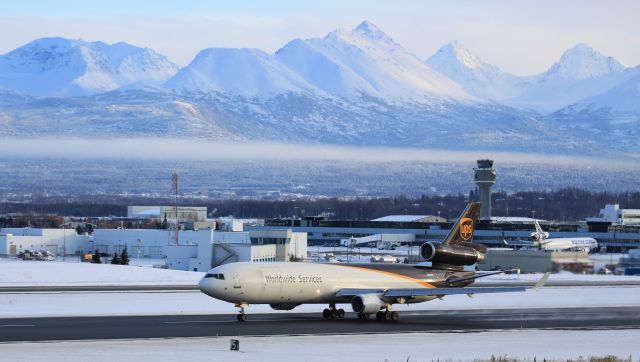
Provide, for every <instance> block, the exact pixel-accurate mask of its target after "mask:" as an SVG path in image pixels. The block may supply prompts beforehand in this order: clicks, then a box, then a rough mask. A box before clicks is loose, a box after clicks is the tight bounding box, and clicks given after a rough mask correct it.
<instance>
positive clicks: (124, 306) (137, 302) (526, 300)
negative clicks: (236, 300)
mask: <svg viewBox="0 0 640 362" xmlns="http://www.w3.org/2000/svg"><path fill="white" fill-rule="evenodd" d="M597 306H600V307H616V306H640V287H547V288H542V289H539V290H528V291H526V292H522V293H507V294H505V293H499V294H478V295H475V296H474V297H473V298H469V297H467V296H466V295H451V296H447V297H445V298H444V299H443V300H439V299H436V300H433V301H429V302H425V303H420V304H412V305H400V304H396V305H394V306H393V308H394V310H397V311H398V312H401V313H402V312H410V311H419V310H468V309H502V308H562V307H564V308H570V307H597ZM325 307H326V305H324V304H305V305H301V306H298V307H296V308H295V309H294V310H292V311H274V310H272V309H271V308H270V307H269V306H268V305H251V306H249V309H248V310H247V312H248V313H281V314H286V313H296V312H310V313H314V312H317V313H321V312H322V309H323V308H325ZM339 308H344V309H345V310H347V311H351V306H350V305H339ZM0 309H1V310H2V316H3V317H6V318H19V317H47V316H105V315H163V314H185V315H188V314H233V313H237V309H236V308H235V307H234V306H233V304H231V303H227V302H223V301H220V300H217V299H213V298H210V297H208V296H206V295H204V294H202V293H200V292H199V291H195V290H194V291H186V292H185V291H180V292H44V293H40V292H38V293H0Z"/></svg>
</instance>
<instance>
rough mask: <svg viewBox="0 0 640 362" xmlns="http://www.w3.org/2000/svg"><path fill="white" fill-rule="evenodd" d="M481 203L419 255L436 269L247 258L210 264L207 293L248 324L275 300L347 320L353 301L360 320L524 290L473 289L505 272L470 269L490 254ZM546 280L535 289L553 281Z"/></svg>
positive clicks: (280, 306)
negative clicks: (481, 240) (254, 310)
mask: <svg viewBox="0 0 640 362" xmlns="http://www.w3.org/2000/svg"><path fill="white" fill-rule="evenodd" d="M479 213H480V204H479V203H471V204H469V205H468V206H467V208H466V209H465V210H464V212H463V213H462V215H461V216H460V218H459V219H458V220H457V221H456V223H455V224H454V225H453V227H452V228H451V230H450V231H449V234H448V235H447V237H446V238H445V240H444V241H443V242H442V243H431V242H427V243H424V244H423V245H422V246H421V248H420V253H421V255H422V257H423V258H424V259H425V260H426V261H430V262H431V263H432V265H431V266H422V265H404V264H343V263H327V264H323V263H295V262H287V263H252V262H241V263H231V264H225V265H221V266H218V267H216V268H213V269H211V270H210V271H209V272H208V273H207V274H206V275H205V277H204V278H202V280H201V281H200V284H199V287H200V290H201V291H202V292H203V293H205V294H207V295H209V296H211V297H213V298H217V299H220V300H224V301H227V302H230V303H234V304H235V305H236V306H237V307H238V308H240V314H238V320H239V321H245V320H246V319H247V315H246V314H245V309H246V308H247V307H248V306H249V305H250V304H269V305H270V306H271V307H272V308H273V309H276V310H291V309H293V308H295V307H296V306H298V305H300V304H309V303H315V304H328V306H329V308H327V309H325V310H324V311H323V316H324V318H344V315H345V311H344V310H343V309H336V303H350V304H351V307H352V308H353V311H354V312H356V313H357V315H358V318H360V319H367V318H369V317H370V316H371V315H372V314H375V315H376V318H377V319H378V320H397V319H398V313H397V312H394V311H393V310H392V305H393V304H396V303H400V304H405V303H420V302H425V301H429V300H433V299H435V298H442V297H444V296H446V295H453V294H467V295H469V296H471V295H472V294H476V293H500V292H522V291H525V290H526V288H525V287H481V288H478V287H466V286H467V285H469V284H471V283H473V282H474V281H475V279H476V278H480V277H484V276H488V275H493V274H497V273H502V272H503V271H497V272H490V273H484V274H479V273H475V272H472V271H464V266H471V265H473V264H475V263H476V262H478V261H481V260H483V259H484V256H485V253H486V247H485V246H484V245H480V244H475V243H473V242H472V239H473V231H474V227H475V223H476V220H477V218H478V214H479ZM546 277H548V275H547V276H545V277H543V279H541V281H540V282H539V283H538V284H537V285H536V287H539V286H541V285H542V284H544V282H545V281H546Z"/></svg>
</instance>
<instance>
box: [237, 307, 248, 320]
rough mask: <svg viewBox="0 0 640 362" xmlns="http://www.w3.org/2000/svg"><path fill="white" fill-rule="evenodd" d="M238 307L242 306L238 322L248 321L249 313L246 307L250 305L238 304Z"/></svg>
mask: <svg viewBox="0 0 640 362" xmlns="http://www.w3.org/2000/svg"><path fill="white" fill-rule="evenodd" d="M236 307H238V308H240V314H238V315H237V316H236V317H237V319H238V322H246V321H247V315H246V313H245V312H244V309H245V308H247V307H248V305H246V304H236Z"/></svg>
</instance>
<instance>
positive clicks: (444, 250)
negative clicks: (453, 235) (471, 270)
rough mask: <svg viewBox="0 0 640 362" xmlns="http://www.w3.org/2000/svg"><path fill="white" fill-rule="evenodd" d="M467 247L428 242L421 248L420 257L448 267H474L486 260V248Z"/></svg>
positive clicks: (479, 246)
mask: <svg viewBox="0 0 640 362" xmlns="http://www.w3.org/2000/svg"><path fill="white" fill-rule="evenodd" d="M467 244H468V246H467V245H447V244H434V243H430V242H426V243H424V244H422V246H420V256H422V258H424V259H425V260H426V261H430V262H432V263H439V264H448V265H459V266H462V265H473V264H475V263H477V262H479V261H483V260H484V256H485V251H486V247H485V246H484V245H477V244H471V243H467Z"/></svg>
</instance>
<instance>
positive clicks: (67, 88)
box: [0, 37, 178, 96]
mask: <svg viewBox="0 0 640 362" xmlns="http://www.w3.org/2000/svg"><path fill="white" fill-rule="evenodd" d="M177 71H178V66H177V65H175V64H174V63H172V62H170V61H169V60H168V59H167V58H166V57H165V56H164V55H161V54H159V53H157V52H155V51H153V50H151V49H149V48H140V47H136V46H134V45H131V44H128V43H125V42H119V43H115V44H112V45H110V44H107V43H105V42H101V41H96V42H89V41H85V40H81V39H78V40H72V39H65V38H61V37H50V38H41V39H36V40H34V41H32V42H30V43H28V44H26V45H24V46H22V47H20V48H17V49H14V50H13V51H11V52H9V53H7V54H4V55H2V56H0V87H4V88H8V89H12V90H14V91H17V92H20V93H26V94H32V95H37V96H74V95H86V94H91V93H100V92H107V91H111V90H114V89H117V88H119V87H122V86H126V85H130V84H134V83H148V84H160V83H162V82H164V81H165V80H166V79H168V78H169V77H171V76H172V75H173V74H175V73H176V72H177Z"/></svg>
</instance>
